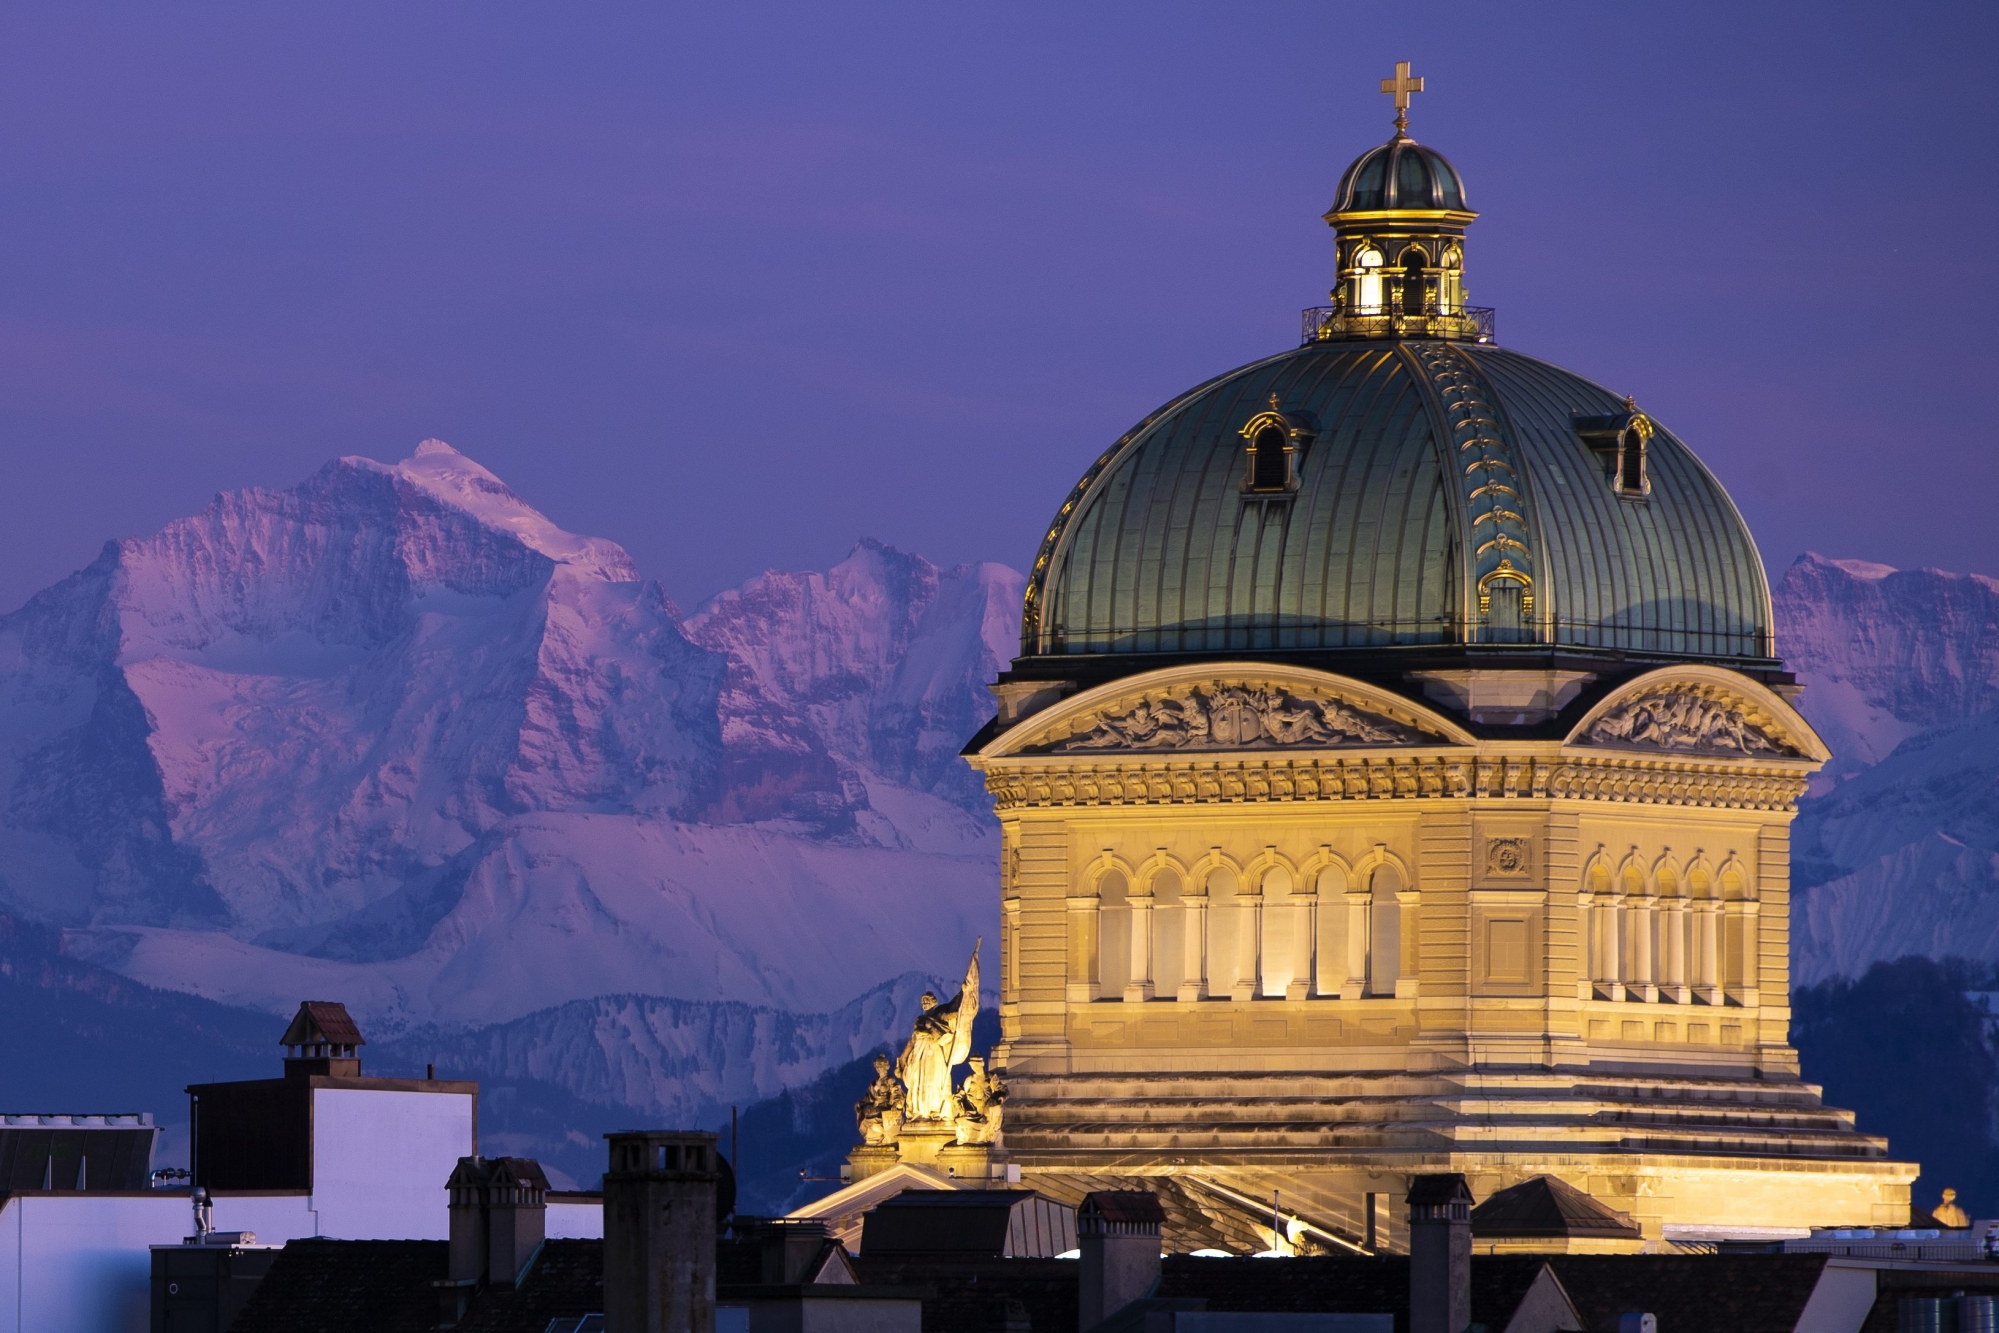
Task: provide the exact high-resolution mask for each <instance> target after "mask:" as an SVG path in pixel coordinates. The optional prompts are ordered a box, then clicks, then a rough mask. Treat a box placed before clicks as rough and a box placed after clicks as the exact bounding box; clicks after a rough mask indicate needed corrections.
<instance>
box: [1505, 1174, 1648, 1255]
mask: <svg viewBox="0 0 1999 1333" xmlns="http://www.w3.org/2000/svg"><path fill="white" fill-rule="evenodd" d="M1471 1230H1472V1235H1474V1236H1481V1237H1485V1238H1487V1239H1493V1240H1497V1239H1499V1238H1501V1237H1508V1236H1601V1237H1610V1238H1615V1239H1619V1240H1631V1239H1635V1238H1637V1237H1638V1236H1640V1235H1641V1234H1643V1233H1642V1232H1640V1230H1639V1228H1638V1224H1637V1223H1635V1222H1633V1221H1632V1220H1631V1218H1630V1217H1628V1216H1627V1215H1625V1214H1624V1213H1620V1212H1618V1211H1617V1210H1616V1209H1614V1208H1612V1207H1610V1206H1609V1205H1607V1204H1602V1203H1598V1202H1597V1201H1596V1200H1595V1199H1593V1198H1591V1197H1590V1196H1589V1195H1587V1194H1585V1193H1583V1192H1582V1191H1581V1190H1579V1189H1577V1188H1576V1187H1575V1186H1573V1185H1571V1184H1568V1183H1567V1182H1566V1181H1561V1180H1557V1179H1556V1178H1555V1177H1553V1176H1535V1177H1534V1178H1533V1179H1531V1180H1523V1181H1521V1182H1520V1183H1519V1184H1518V1185H1514V1186H1512V1187H1510V1188H1508V1189H1503V1190H1500V1191H1499V1192H1498V1193H1496V1194H1493V1195H1490V1196H1488V1197H1487V1199H1486V1201H1485V1202H1484V1203H1482V1204H1480V1205H1479V1206H1478V1207H1476V1208H1474V1209H1472V1210H1471Z"/></svg>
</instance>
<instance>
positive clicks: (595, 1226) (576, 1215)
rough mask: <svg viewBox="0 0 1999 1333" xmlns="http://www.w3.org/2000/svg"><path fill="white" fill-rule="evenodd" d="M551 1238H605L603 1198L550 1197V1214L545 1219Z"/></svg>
mask: <svg viewBox="0 0 1999 1333" xmlns="http://www.w3.org/2000/svg"><path fill="white" fill-rule="evenodd" d="M543 1221H544V1225H545V1226H546V1227H547V1231H546V1232H545V1233H544V1234H546V1235H547V1237H548V1238H549V1239H550V1240H602V1239H604V1203H603V1201H602V1200H601V1199H591V1200H588V1201H585V1200H582V1199H577V1200H574V1201H571V1200H568V1199H550V1200H549V1201H548V1216H547V1217H546V1218H545V1219H543Z"/></svg>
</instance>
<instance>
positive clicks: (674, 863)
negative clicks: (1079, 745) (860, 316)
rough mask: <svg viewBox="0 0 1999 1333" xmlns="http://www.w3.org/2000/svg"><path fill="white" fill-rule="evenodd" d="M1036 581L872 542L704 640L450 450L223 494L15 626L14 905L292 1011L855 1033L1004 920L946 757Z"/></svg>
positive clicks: (972, 724) (6, 641) (706, 632)
mask: <svg viewBox="0 0 1999 1333" xmlns="http://www.w3.org/2000/svg"><path fill="white" fill-rule="evenodd" d="M1009 577H1010V576H1009V575H1008V573H1007V571H1003V570H998V569H996V568H994V567H980V568H975V569H968V570H954V571H950V572H948V573H947V572H941V571H939V570H937V569H935V568H934V567H932V566H930V565H929V564H927V563H926V562H924V561H921V560H919V559H916V558H914V557H910V556H905V555H902V554H900V553H898V552H895V551H892V550H889V549H888V548H885V547H881V546H879V545H874V544H867V543H864V544H863V545H862V547H861V548H859V549H858V550H857V552H856V554H855V556H854V557H853V558H852V559H850V560H849V561H847V562H846V563H844V564H843V565H841V566H839V567H838V568H836V569H835V570H834V571H833V572H832V573H830V574H828V575H780V574H771V575H766V576H764V577H763V578H762V579H759V580H755V581H753V582H752V583H751V584H750V585H747V586H746V587H745V588H744V589H743V590H741V591H740V592H738V593H735V594H730V595H729V596H727V597H724V598H721V599H718V600H717V602H716V603H715V604H714V605H713V606H711V607H710V608H707V609H705V610H704V611H703V613H702V615H701V616H699V617H697V618H696V619H695V620H694V621H693V622H692V623H690V624H688V625H683V623H682V621H681V617H680V616H679V614H678V612H677V611H676V609H675V608H674V607H673V606H672V605H671V604H670V603H669V602H668V601H667V599H666V598H665V597H664V595H663V594H662V593H661V591H660V589H659V587H658V585H657V584H654V583H652V582H649V581H647V580H645V579H643V578H641V577H640V576H639V574H638V572H637V571H636V570H635V569H634V568H633V567H632V564H631V561H630V560H629V559H628V558H627V557H626V555H625V553H624V552H623V551H622V550H621V549H619V548H618V547H617V546H615V545H613V544H612V543H609V542H605V541H602V540H598V539H594V538H587V537H579V536H576V535H574V534H570V533H567V532H564V531H562V530H561V529H559V528H557V527H556V526H555V525H554V524H552V523H550V522H549V521H548V520H547V519H546V518H544V517H543V516H541V515H540V514H538V513H536V512H535V511H534V510H533V509H532V508H531V507H529V506H528V505H527V504H526V503H525V502H523V501H522V500H521V499H520V498H519V497H517V496H515V495H514V494H513V493H512V492H511V491H509V490H508V489H507V488H506V486H505V485H503V484H502V483H501V482H500V481H499V480H498V479H497V478H495V477H494V476H493V475H492V474H491V473H489V472H487V471H486V470H485V469H483V468H481V467H479V466H478V464H476V463H474V462H472V461H471V460H470V459H467V458H465V457H464V456H462V455H460V454H458V453H457V452H455V451H454V450H452V449H451V448H449V447H448V446H446V445H444V444H441V443H439V442H437V441H428V442H426V443H425V444H424V445H423V446H421V447H420V448H419V449H418V450H417V452H416V454H415V455H414V456H413V457H411V458H409V459H406V460H404V461H403V462H401V463H398V464H395V465H393V466H387V465H383V464H379V463H375V462H372V461H370V460H367V459H361V458H345V459H340V460H338V461H336V462H334V463H331V464H328V465H327V467H326V468H324V469H323V470H322V471H321V472H320V473H319V474H318V475H316V476H314V477H312V478H311V479H309V480H308V481H306V482H305V483H303V484H302V485H300V486H298V487H296V488H294V489H292V490H288V491H276V492H270V491H255V490H252V491H240V492H234V493H231V494H228V495H224V496H221V497H218V498H217V500H216V501H215V502H214V503H213V504H212V505H210V506H209V508H208V509H207V510H205V511H203V512H202V513H201V514H199V515H196V516H194V517H192V518H189V519H185V520H181V521H179V522H176V523H174V524H171V525H169V526H168V527H167V528H166V529H164V530H163V531H161V532H160V533H158V534H156V535H154V536H152V537H149V538H143V539H129V540H124V541H118V542H113V543H111V544H110V545H108V546H107V547H106V548H105V550H104V553H103V555H102V556H101V557H100V558H99V559H98V560H97V561H96V562H95V563H94V564H93V565H92V566H91V567H89V568H88V569H85V570H83V571H81V572H79V573H78V574H76V575H74V576H72V577H71V578H69V579H67V580H65V581H63V582H62V583H60V584H58V585H56V586H55V587H52V588H50V589H48V590H47V591H45V592H44V593H42V594H40V595H39V596H37V597H35V598H34V599H32V600H31V601H30V602H29V603H28V605H26V606H25V607H23V608H22V609H21V610H20V611H18V612H15V613H14V614H13V615H10V616H7V617H5V618H4V619H0V791H4V792H5V793H6V800H5V807H4V813H0V866H4V867H5V871H4V874H5V879H4V881H0V897H4V901H5V903H6V905H8V906H10V907H12V908H14V909H16V910H19V911H22V912H24V913H26V914H28V915H30V916H32V917H34V918H36V919H40V920H45V921H53V922H59V923H61V924H63V925H66V926H68V927H70V928H71V931H72V934H71V945H70V947H72V949H73V950H74V951H75V952H76V953H78V954H79V955H82V956H85V957H89V958H92V959H95V960H97V961H100V962H105V963H108V964H110V965H112V966H114V967H117V968H119V969H121V970H124V971H126V972H127V974H128V975H132V976H134V977H138V978H142V979H145V980H147V981H149V982H151V983H153V984H157V985H162V986H166V987H169V988H175V989H183V990H191V991H195V992H197V993H201V994H206V995H210V996H214V997H216V998H224V999H229V1000H232V1001H234V1002H238V1003H249V1004H255V1005H261V1006H265V1007H269V1008H272V1009H274V1010H284V1009H286V1008H288V1007H289V1005H290V1003H291V1001H292V1000H293V999H295V998H296V997H297V995H298V994H299V993H300V987H301V986H305V987H306V989H313V990H315V993H324V994H328V995H336V996H343V997H346V998H348V999H349V1000H350V1003H352V1004H353V1005H354V1007H355V1008H356V1011H357V1012H359V1013H361V1014H363V1015H364V1016H367V1017H370V1018H372V1019H375V1020H377V1021H381V1020H387V1021H389V1022H391V1023H404V1022H426V1021H435V1022H457V1023H466V1022H492V1021H497V1020H503V1019H511V1018H515V1017H520V1016H523V1015H525V1014H527V1013H530V1012H532V1011H534V1010H537V1009H540V1008H545V1007H548V1006H552V1005H557V1004H562V1003H567V1002H569V1001H573V1000H578V999H585V998H590V997H595V996H599V995H604V994H612V993H620V992H637V993H642V994H651V995H667V996H676V997H682V998H687V999H698V1000H710V999H715V1000H729V1001H737V1002H741V1003H746V1004H764V1005H777V1006H782V1007H789V1008H803V1009H811V1010H815V1011H817V1010H827V1009H832V1008H834V1007H835V1006H837V1005H839V1004H841V1003H843V1002H845V1001H848V1000H850V999H851V998H852V997H853V996H854V995H855V994H856V993H857V992H860V991H862V990H864V989H866V988H867V987H869V986H871V985H874V984H876V983H878V982H881V981H883V980H884V979H885V978H888V977H893V976H897V975H900V974H903V973H907V972H912V971H928V970H929V969H930V968H931V967H932V966H934V965H935V961H936V960H937V959H939V958H945V959H948V958H954V957H956V956H957V955H959V954H961V953H962V952H963V951H964V947H965V945H966V944H968V943H969V937H970V936H971V935H973V934H975V933H977V932H978V931H979V930H980V929H981V928H982V927H983V926H984V925H985V924H986V918H987V917H988V916H990V915H991V914H992V913H993V911H994V905H993V897H994V895H993V893H992V891H991V881H992V879H993V877H994V874H995V871H994V870H993V865H994V851H993V846H992V842H993V833H992V830H991V827H990V819H989V818H987V817H985V816H984V814H983V811H982V809H981V807H980V804H979V801H980V798H979V794H978V793H977V792H975V791H972V790H971V789H969V787H967V786H966V785H965V784H964V783H963V782H961V781H959V780H958V779H956V778H955V776H954V775H953V774H952V773H951V772H950V771H949V769H950V766H949V765H948V764H946V763H945V762H944V758H945V754H946V749H947V746H949V748H951V749H955V743H954V741H955V739H961V738H954V737H952V736H951V735H950V734H949V733H951V732H952V730H953V729H955V728H957V727H959V726H960V725H963V726H964V734H969V732H970V730H972V729H975V728H976V726H977V725H978V724H979V722H981V721H982V720H983V716H982V715H981V709H982V708H984V707H985V706H986V700H985V698H984V697H983V693H984V692H983V690H982V688H980V687H982V685H983V683H984V680H985V679H987V678H989V676H990V670H991V668H990V667H989V663H988V659H989V658H990V656H991V654H990V651H989V648H988V639H989V637H990V636H989V635H988V633H987V630H988V624H987V622H988V620H989V619H991V618H992V616H993V614H994V613H993V608H994V607H996V606H1002V605H1004V604H1005V603H1006V602H1007V601H1008V599H1009V596H1015V597H1017V592H1015V593H1012V594H1009V592H1008V578H1009ZM1013 586H1014V587H1015V588H1016V589H1017V579H1016V580H1015V581H1014V585H1013ZM982 673H984V674H982ZM889 921H893V922H894V928H893V929H889V928H887V927H886V926H885V925H884V923H885V922H889Z"/></svg>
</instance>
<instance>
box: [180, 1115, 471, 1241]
mask: <svg viewBox="0 0 1999 1333" xmlns="http://www.w3.org/2000/svg"><path fill="white" fill-rule="evenodd" d="M472 1103H473V1097H472V1094H471V1093H469V1092H467V1093H447V1092H390V1091H386V1090H375V1089H363V1088H315V1089H314V1090H313V1094H312V1206H313V1209H314V1210H315V1211H316V1212H317V1213H318V1214H319V1233H318V1234H320V1235H322V1236H332V1237H337V1238H339V1239H341V1240H448V1239H450V1236H451V1226H450V1219H449V1217H448V1213H447V1210H448V1207H449V1200H448V1198H447V1196H446V1193H445V1182H446V1181H448V1180H450V1179H451V1172H452V1169H453V1168H454V1167H456V1166H457V1165H458V1159H459V1158H461V1157H469V1156H471V1155H472ZM217 1225H218V1226H219V1225H220V1223H218V1224H217ZM260 1239H261V1237H260Z"/></svg>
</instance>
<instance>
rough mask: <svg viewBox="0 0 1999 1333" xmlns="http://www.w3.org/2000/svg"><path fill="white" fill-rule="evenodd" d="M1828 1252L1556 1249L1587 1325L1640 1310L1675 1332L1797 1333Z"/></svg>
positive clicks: (1554, 1259) (1613, 1321)
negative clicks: (1589, 1251) (1679, 1252)
mask: <svg viewBox="0 0 1999 1333" xmlns="http://www.w3.org/2000/svg"><path fill="white" fill-rule="evenodd" d="M1825 1261H1826V1256H1825V1255H1822V1254H1743V1255H1736V1254H1689V1255H1676V1254H1589V1255H1574V1254H1571V1255H1553V1256H1550V1257H1549V1259H1548V1262H1549V1263H1550V1264H1551V1265H1552V1266H1553V1267H1554V1270H1555V1276H1556V1277H1558V1278H1560V1279H1561V1280H1562V1286H1563V1287H1564V1288H1565V1289H1567V1291H1568V1293H1569V1299H1570V1300H1571V1301H1573V1302H1574V1303H1575V1307H1576V1313H1578V1314H1580V1315H1581V1316H1582V1317H1583V1325H1584V1327H1586V1328H1592V1329H1609V1328H1616V1327H1617V1317H1618V1315H1620V1314H1623V1313H1624V1312H1626V1311H1630V1310H1637V1311H1642V1312H1644V1313H1647V1314H1655V1315H1657V1316H1659V1328H1660V1329H1661V1330H1662V1333H1663V1330H1666V1329H1671V1330H1672V1333H1792V1330H1793V1329H1795V1328H1796V1327H1797V1326H1798V1316H1799V1315H1801V1314H1803V1313H1804V1309H1805V1302H1806V1301H1809V1300H1810V1299H1811V1296H1812V1291H1813V1290H1814V1289H1815V1288H1816V1287H1817V1286H1818V1281H1819V1274H1820V1272H1821V1271H1822V1270H1823V1269H1824V1268H1825Z"/></svg>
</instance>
